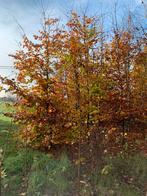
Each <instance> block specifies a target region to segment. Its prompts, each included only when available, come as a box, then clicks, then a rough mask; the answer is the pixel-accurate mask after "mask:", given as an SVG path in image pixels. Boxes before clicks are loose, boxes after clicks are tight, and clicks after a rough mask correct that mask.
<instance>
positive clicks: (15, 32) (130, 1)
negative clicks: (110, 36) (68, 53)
mask: <svg viewBox="0 0 147 196" xmlns="http://www.w3.org/2000/svg"><path fill="white" fill-rule="evenodd" d="M114 1H116V0H0V75H3V76H14V73H15V72H14V71H13V68H10V67H8V66H13V60H12V59H11V57H9V56H8V54H12V53H15V51H16V50H17V49H19V43H20V42H21V39H22V34H23V32H22V29H21V27H22V28H23V30H24V32H25V33H26V34H27V35H28V36H30V37H31V35H33V34H34V33H36V32H37V31H38V30H39V28H40V25H41V18H42V10H43V8H44V10H45V11H46V12H47V14H48V15H49V16H50V17H57V18H60V19H61V20H63V21H64V20H65V18H66V15H67V14H69V13H70V10H77V11H78V12H82V11H84V10H87V11H86V13H87V14H88V15H94V14H100V13H101V12H102V13H107V14H110V11H111V10H112V7H113V5H114ZM144 1H145V3H146V5H147V0H144ZM117 2H118V3H117V4H118V12H120V13H121V12H124V11H125V10H126V9H130V10H131V11H132V12H137V11H139V13H142V11H141V10H143V9H144V8H143V5H142V4H141V0H117Z"/></svg>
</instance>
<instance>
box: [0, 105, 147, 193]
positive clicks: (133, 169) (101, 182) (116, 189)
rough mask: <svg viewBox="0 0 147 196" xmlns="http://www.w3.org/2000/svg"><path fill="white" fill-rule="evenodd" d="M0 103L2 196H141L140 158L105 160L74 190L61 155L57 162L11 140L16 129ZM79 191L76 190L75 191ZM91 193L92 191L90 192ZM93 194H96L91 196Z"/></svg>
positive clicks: (145, 171)
mask: <svg viewBox="0 0 147 196" xmlns="http://www.w3.org/2000/svg"><path fill="white" fill-rule="evenodd" d="M12 110H13V109H12V107H11V106H10V107H7V106H6V104H5V103H3V102H1V103H0V112H1V114H0V149H2V151H3V152H2V158H1V162H2V176H1V192H2V193H1V195H2V196H17V195H18V196H19V195H21V196H24V195H28V196H66V195H67V196H68V195H69V196H70V195H71V196H72V195H77V192H78V193H79V194H78V195H81V196H91V195H94V194H95V195H100V196H111V195H114V196H145V194H146V183H147V159H146V158H145V157H143V156H142V155H139V154H137V155H133V156H129V157H128V158H127V159H126V157H125V156H122V155H121V156H117V157H114V158H112V157H106V158H105V160H104V165H103V166H102V167H98V168H97V169H96V170H95V171H94V172H93V173H91V174H90V173H86V171H84V172H85V174H84V175H83V179H82V180H81V185H80V190H76V189H77V176H76V170H75V169H74V168H75V166H74V165H73V164H71V162H70V161H69V159H68V158H67V156H66V155H65V154H62V155H61V157H60V158H58V159H57V158H56V159H55V158H53V156H52V155H49V154H45V153H42V152H38V151H34V150H32V149H27V148H25V147H24V146H23V145H22V144H21V143H20V142H19V141H18V140H17V139H16V137H15V133H16V132H17V131H18V126H17V125H15V124H14V123H13V122H12V121H11V119H10V118H8V117H6V116H4V115H3V114H2V113H3V112H8V111H12ZM78 188H79V187H78ZM94 189H95V190H94ZM94 191H96V193H94Z"/></svg>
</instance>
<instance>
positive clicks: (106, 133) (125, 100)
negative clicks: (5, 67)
mask: <svg viewBox="0 0 147 196" xmlns="http://www.w3.org/2000/svg"><path fill="white" fill-rule="evenodd" d="M11 57H13V58H14V61H15V62H14V66H15V68H16V70H17V77H16V78H15V79H8V78H4V77H1V81H2V82H3V84H7V85H8V86H9V89H8V90H9V91H10V92H12V93H13V94H16V96H17V101H16V103H15V107H16V110H15V113H14V114H11V116H12V117H13V119H14V121H16V122H17V123H20V124H21V128H20V132H19V134H18V136H19V137H20V138H21V140H22V141H24V142H25V143H26V144H27V145H30V146H31V147H33V148H41V149H45V150H49V149H51V147H52V146H54V145H56V144H61V145H63V144H74V143H77V142H79V144H80V145H81V144H82V143H84V142H85V141H87V140H89V139H90V138H91V140H90V146H92V143H93V146H94V147H95V146H97V147H98V146H99V148H103V146H105V147H107V148H109V147H110V146H109V142H110V144H111V146H112V147H113V146H117V147H120V146H122V144H124V143H125V142H127V141H130V140H131V141H134V140H133V139H132V138H133V133H134V132H135V131H136V130H138V129H141V131H140V132H142V133H143V134H144V137H145V123H144V121H145V112H146V111H145V98H146V91H145V89H146V85H145V84H146V77H145V74H146V46H145V42H144V38H143V37H140V38H136V37H135V33H134V31H130V29H129V28H128V29H122V30H120V29H116V30H115V32H113V34H112V39H111V40H110V39H108V40H107V39H106V38H105V32H103V28H102V27H101V23H100V21H99V20H98V19H97V18H96V17H88V16H86V15H83V16H78V14H77V13H75V12H72V13H71V18H70V19H69V21H68V22H67V24H66V25H65V27H64V28H63V27H61V25H60V24H59V20H58V19H45V21H44V24H43V28H42V30H41V31H39V33H38V35H34V40H30V39H29V38H28V37H27V36H24V37H23V41H22V49H21V50H18V51H16V53H15V54H14V55H11ZM138 123H140V124H138ZM138 131H139V130H138ZM138 133H139V132H138ZM93 136H94V137H93ZM130 138H131V139H130ZM97 147H96V148H97ZM79 149H80V146H79Z"/></svg>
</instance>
